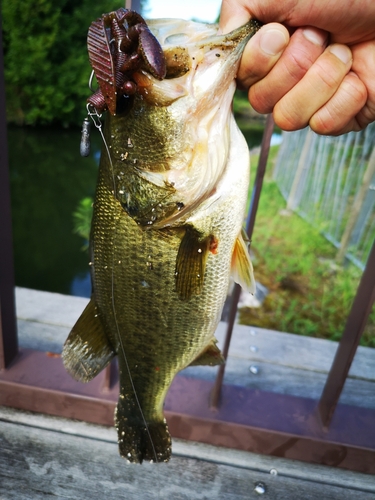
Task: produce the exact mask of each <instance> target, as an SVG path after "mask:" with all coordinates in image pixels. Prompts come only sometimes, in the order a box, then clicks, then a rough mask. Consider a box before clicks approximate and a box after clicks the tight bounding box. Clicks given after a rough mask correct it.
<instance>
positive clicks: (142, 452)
mask: <svg viewBox="0 0 375 500" xmlns="http://www.w3.org/2000/svg"><path fill="white" fill-rule="evenodd" d="M176 25H177V28H176ZM149 26H150V29H151V30H153V32H154V34H155V35H156V37H157V38H159V41H160V42H161V45H162V47H163V48H165V45H168V44H167V41H168V40H171V39H172V41H173V37H175V38H176V35H177V39H178V40H180V39H181V38H183V37H181V32H182V33H183V34H184V35H186V34H189V33H191V30H193V34H194V36H193V41H191V40H190V41H189V36H187V39H188V40H187V42H186V48H187V50H188V51H189V54H190V63H189V64H190V69H189V70H188V71H186V67H187V62H186V61H187V58H186V50H184V51H181V50H179V51H177V50H176V51H175V54H178V53H183V58H184V59H183V63H181V64H175V60H174V62H173V64H174V66H173V71H172V70H171V73H172V74H173V76H174V78H171V79H169V80H168V79H167V80H164V81H162V82H156V80H155V79H153V78H152V77H151V76H150V75H148V74H147V73H146V72H142V73H140V74H138V75H135V76H134V78H135V79H138V80H137V83H138V92H137V94H136V95H135V97H134V98H132V100H131V106H130V109H128V110H125V111H123V112H120V113H118V114H116V115H115V116H112V115H110V114H108V116H107V117H106V120H105V128H104V137H105V141H106V146H105V147H103V151H102V156H101V161H100V168H99V177H98V184H97V190H96V195H95V201H94V214H93V221H92V227H91V235H90V251H91V262H92V265H91V274H92V284H93V294H92V299H91V301H90V303H89V305H88V306H87V308H86V309H85V311H84V312H83V314H82V316H81V317H80V318H79V320H78V321H77V323H76V325H75V326H74V327H73V329H72V332H71V333H70V335H69V337H68V339H67V341H66V343H65V346H64V350H63V360H64V363H65V366H66V367H67V369H68V371H69V372H70V373H71V374H72V375H73V376H74V377H75V378H76V379H78V380H82V381H88V380H91V378H93V377H94V376H95V375H96V374H97V373H99V371H100V370H101V369H102V368H104V367H105V366H106V365H107V364H108V362H109V361H110V360H111V359H112V358H113V356H115V355H117V356H118V363H119V380H120V396H119V401H118V405H117V409H116V416H115V423H116V427H117V429H118V441H119V450H120V454H121V455H122V456H123V457H125V458H126V459H128V460H129V461H130V462H142V461H143V460H150V461H157V462H160V461H167V460H168V459H169V458H170V454H171V439H170V436H169V432H168V428H167V424H166V422H165V419H164V416H163V404H164V399H165V396H166V394H167V391H168V389H169V387H170V385H171V383H172V380H173V378H174V376H175V375H176V373H178V372H179V371H180V370H182V369H183V368H185V367H187V366H189V365H190V364H209V365H216V364H220V363H221V362H223V358H222V356H221V353H220V351H219V349H218V348H217V347H216V340H215V338H214V332H215V330H216V327H217V324H218V322H219V320H220V315H221V311H222V307H223V304H224V301H225V298H226V295H227V291H228V283H229V279H230V275H231V274H232V275H233V276H234V278H235V279H236V281H238V282H240V283H241V284H242V285H243V286H245V287H246V288H248V289H252V286H253V282H252V268H251V263H250V261H249V257H248V253H247V248H246V245H245V243H244V241H243V238H242V236H241V228H242V223H243V218H244V210H245V206H246V200H247V189H248V188H247V186H248V180H249V157H248V147H247V144H246V142H245V140H244V138H243V136H242V134H241V133H240V131H239V130H238V127H237V125H236V123H235V121H234V118H233V115H232V113H231V110H230V103H231V98H232V95H233V92H234V77H235V74H236V68H237V66H238V61H239V58H240V55H241V52H242V49H243V47H244V45H245V42H246V40H247V39H248V38H249V37H250V36H251V35H252V34H253V33H254V32H255V31H256V29H258V27H259V25H257V24H254V25H248V26H247V27H245V28H242V29H239V30H236V31H235V32H234V34H232V35H226V36H221V37H218V36H217V33H216V28H215V27H209V26H207V25H200V24H197V23H192V22H182V21H175V22H174V23H173V21H170V20H164V21H153V22H150V23H149ZM241 30H242V31H241ZM196 31H198V35H199V32H201V36H197V35H196ZM185 38H186V36H185ZM228 46H229V47H228ZM222 47H224V48H223V49H222ZM167 48H168V47H167ZM219 48H221V49H222V52H217V51H218V50H219ZM165 50H167V49H165ZM212 50H214V51H216V55H215V54H214V55H212ZM172 52H173V51H172ZM217 54H220V57H222V59H223V60H224V59H225V58H227V59H228V61H229V63H228V64H227V66H225V61H224V62H222V63H221V64H222V66H220V65H218V70H217V71H216V74H215V75H214V77H215V78H214V79H213V77H212V76H211V77H210V78H211V80H212V81H211V80H209V81H208V83H207V82H204V85H206V87H207V89H206V88H203V90H202V87H204V85H203V83H202V81H201V82H199V78H202V76H201V74H200V73H199V71H198V66H201V68H200V69H202V71H203V76H204V71H206V72H209V71H210V70H211V68H212V67H213V64H214V62H217V60H218V59H219V56H217ZM176 57H177V56H176ZM206 59H209V62H210V64H209V65H208V66H207V69H206V70H205V69H204V68H203V65H204V63H205V60H206ZM215 60H216V61H215ZM212 61H214V62H212ZM176 68H177V69H176ZM179 68H180V69H179ZM181 68H182V69H181ZM179 71H180V72H179ZM223 73H225V74H223ZM167 74H168V60H167ZM176 74H177V77H176ZM194 78H195V79H196V80H198V84H199V85H200V86H199V85H198V86H196V87H194V85H193V84H192V83H191V82H194ZM174 80H175V81H174ZM220 83H223V85H222V87H223V88H221V87H220ZM163 85H165V87H163ZM173 85H174V87H173ZM211 88H213V92H214V93H212V92H211V93H210V90H209V89H211ZM171 89H172V90H171ZM176 89H177V90H176ZM215 92H218V93H220V96H219V97H217V96H216V95H215ZM207 93H208V94H209V95H206V94H207ZM191 94H194V95H191ZM184 99H185V101H184ZM216 127H218V130H216ZM196 133H197V134H198V137H195V135H194V134H196ZM192 141H193V142H192ZM219 141H220V142H219ZM107 148H108V149H107ZM108 152H109V154H108ZM207 156H209V157H210V158H211V159H210V160H208V159H207ZM204 169H208V170H210V172H209V173H210V177H212V176H213V177H215V176H216V178H215V179H214V181H212V180H211V179H207V178H206V177H207V173H206V172H205V170H204ZM201 184H203V185H204V186H203V188H202V186H201ZM204 188H205V189H204Z"/></svg>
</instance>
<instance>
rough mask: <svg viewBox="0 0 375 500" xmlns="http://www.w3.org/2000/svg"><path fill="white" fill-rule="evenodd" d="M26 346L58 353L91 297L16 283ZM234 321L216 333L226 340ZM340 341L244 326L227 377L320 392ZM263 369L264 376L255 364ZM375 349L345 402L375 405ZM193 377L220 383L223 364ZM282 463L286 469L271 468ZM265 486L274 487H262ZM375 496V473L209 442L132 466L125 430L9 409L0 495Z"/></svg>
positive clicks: (2, 415) (361, 358)
mask: <svg viewBox="0 0 375 500" xmlns="http://www.w3.org/2000/svg"><path fill="white" fill-rule="evenodd" d="M16 299H17V316H18V329H19V341H20V345H21V346H22V347H24V348H33V349H39V350H43V351H51V352H56V353H59V352H61V348H62V345H63V342H64V341H65V339H66V337H67V335H68V333H69V331H70V329H71V327H72V326H73V324H74V322H75V321H76V320H77V319H78V317H79V316H80V314H81V312H82V311H83V309H84V307H85V305H86V304H87V299H83V298H76V297H67V296H63V295H59V294H49V293H46V292H39V291H35V290H27V289H17V292H16ZM225 328H226V326H225V324H224V323H221V324H220V325H219V328H218V330H217V337H218V339H219V345H220V344H222V343H223V339H224V335H225ZM336 348H337V343H335V342H330V341H327V340H321V339H312V338H308V337H303V336H297V335H291V334H288V333H284V332H274V331H270V330H263V329H259V328H253V327H245V326H241V325H236V326H235V330H234V334H233V340H232V343H231V348H230V352H229V359H228V362H227V367H226V375H225V382H226V383H228V384H234V385H242V386H245V387H251V388H253V389H261V390H265V391H272V392H277V393H282V394H290V395H294V396H305V395H306V393H308V394H309V395H310V397H312V398H318V397H319V396H320V393H321V390H322V388H323V385H324V382H325V379H326V375H327V371H328V369H329V367H330V364H331V362H332V359H333V357H334V355H335V351H336ZM251 365H252V366H256V367H257V368H258V373H257V374H253V373H251V372H250V371H249V367H250V366H251ZM374 366H375V349H368V348H363V347H361V348H359V350H358V353H357V355H356V358H355V361H354V363H353V366H352V368H351V371H350V378H348V380H347V383H346V386H345V390H344V393H343V395H342V397H341V403H346V404H352V405H356V406H365V407H368V408H375V370H374ZM184 374H185V375H188V376H192V377H199V378H203V379H207V380H213V379H214V377H215V375H216V369H212V368H209V367H191V368H188V369H187V370H185V373H184ZM271 469H272V470H274V471H275V470H276V471H277V474H276V475H273V474H270V471H271ZM259 482H260V483H263V484H264V485H265V488H266V493H265V494H264V495H263V496H261V495H259V494H257V493H256V492H255V491H254V488H255V486H256V484H258V483H259ZM259 497H261V498H262V497H263V498H267V499H272V500H273V499H276V500H278V499H282V500H284V499H285V500H286V499H288V500H310V499H311V500H336V499H337V500H346V499H348V500H349V499H350V500H357V499H358V500H368V499H372V500H375V477H373V476H369V475H365V474H358V473H354V472H351V471H344V470H340V469H335V468H330V467H327V466H319V465H312V464H307V463H302V462H297V461H292V460H287V459H282V458H275V457H269V456H263V455H256V454H253V453H247V452H242V451H238V450H228V449H224V448H217V447H212V446H208V445H204V444H199V443H193V442H183V441H179V440H177V439H175V440H174V441H173V458H172V461H171V462H170V463H169V464H159V465H154V464H143V465H142V466H135V465H129V464H127V463H126V462H125V461H124V460H123V459H121V458H120V457H119V456H118V451H117V444H116V432H115V430H114V429H113V428H105V427H100V426H95V425H92V424H86V423H83V422H74V421H70V420H65V419H61V418H56V417H49V416H44V415H38V414H31V413H27V412H21V411H16V410H12V409H9V408H4V407H3V408H1V407H0V500H13V499H14V500H16V499H17V500H28V499H39V498H46V499H52V498H53V499H56V498H74V499H77V500H81V499H82V500H83V499H90V500H96V499H103V498H108V499H111V500H112V499H113V500H117V499H126V500H128V499H130V500H132V499H137V500H138V499H139V500H143V499H163V500H164V499H173V500H175V499H176V500H179V499H180V500H184V499H189V500H195V499H197V500H198V499H199V500H201V499H221V498H223V499H229V500H232V499H233V500H235V499H245V498H246V499H255V498H259Z"/></svg>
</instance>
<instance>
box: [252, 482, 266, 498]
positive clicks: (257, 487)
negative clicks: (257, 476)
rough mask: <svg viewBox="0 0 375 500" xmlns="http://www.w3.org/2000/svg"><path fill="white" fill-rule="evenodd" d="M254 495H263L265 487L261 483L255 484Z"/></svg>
mask: <svg viewBox="0 0 375 500" xmlns="http://www.w3.org/2000/svg"><path fill="white" fill-rule="evenodd" d="M254 491H255V493H258V495H264V494H265V492H266V487H265V485H264V484H263V483H257V484H256V485H255V488H254Z"/></svg>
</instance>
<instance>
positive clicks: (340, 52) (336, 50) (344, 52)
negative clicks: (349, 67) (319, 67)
mask: <svg viewBox="0 0 375 500" xmlns="http://www.w3.org/2000/svg"><path fill="white" fill-rule="evenodd" d="M329 50H330V52H332V54H334V55H335V56H336V57H338V58H339V59H340V61H342V62H343V63H344V64H347V63H348V62H349V61H351V59H352V53H351V50H350V49H349V47H347V46H346V45H338V44H335V45H331V47H330V48H329Z"/></svg>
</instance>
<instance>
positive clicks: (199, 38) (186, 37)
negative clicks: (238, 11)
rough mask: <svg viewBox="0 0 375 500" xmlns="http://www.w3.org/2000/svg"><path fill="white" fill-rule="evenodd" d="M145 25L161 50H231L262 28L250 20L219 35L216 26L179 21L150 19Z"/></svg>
mask: <svg viewBox="0 0 375 500" xmlns="http://www.w3.org/2000/svg"><path fill="white" fill-rule="evenodd" d="M147 24H148V26H149V28H150V30H151V31H152V32H153V34H154V35H155V36H156V37H157V39H158V41H159V43H160V45H161V46H162V48H163V49H168V48H169V47H176V46H185V47H189V45H191V44H194V45H198V46H200V47H210V46H211V47H212V48H214V47H222V48H225V47H228V48H233V46H236V45H238V44H240V43H241V42H242V41H244V43H246V42H247V41H248V40H249V39H250V38H251V37H252V36H253V35H255V33H256V32H257V31H258V30H259V29H260V28H261V27H262V23H260V22H259V21H257V20H256V19H250V21H249V22H248V23H246V24H244V25H243V26H240V27H239V28H236V29H234V30H233V31H231V32H230V33H226V34H221V33H219V31H220V30H219V26H218V24H204V23H198V22H195V21H184V20H181V19H152V20H148V21H147ZM199 42H201V43H199Z"/></svg>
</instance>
